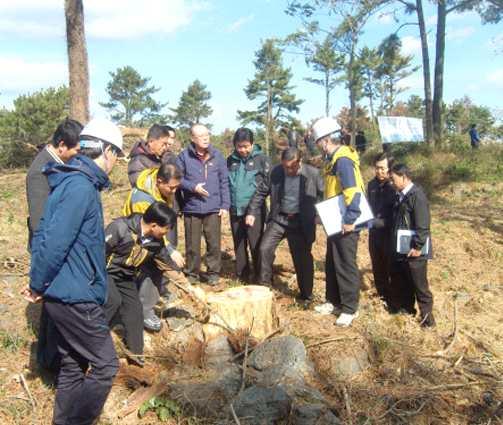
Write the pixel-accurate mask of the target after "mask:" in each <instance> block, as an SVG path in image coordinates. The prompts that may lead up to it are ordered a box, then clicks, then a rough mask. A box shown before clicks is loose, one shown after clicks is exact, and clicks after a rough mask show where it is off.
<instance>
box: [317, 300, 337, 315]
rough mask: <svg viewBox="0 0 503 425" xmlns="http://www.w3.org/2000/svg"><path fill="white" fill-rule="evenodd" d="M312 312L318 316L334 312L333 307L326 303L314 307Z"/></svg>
mask: <svg viewBox="0 0 503 425" xmlns="http://www.w3.org/2000/svg"><path fill="white" fill-rule="evenodd" d="M314 311H316V313H319V314H332V313H333V312H334V311H335V306H334V305H333V304H332V303H329V302H326V303H323V304H320V305H317V306H315V307H314Z"/></svg>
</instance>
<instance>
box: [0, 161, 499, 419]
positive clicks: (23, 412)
mask: <svg viewBox="0 0 503 425" xmlns="http://www.w3.org/2000/svg"><path fill="white" fill-rule="evenodd" d="M24 179H25V174H24V172H14V173H9V174H4V175H0V354H1V355H0V423H2V424H49V423H50V418H51V416H52V415H51V412H52V404H53V399H54V388H53V385H52V383H51V381H50V380H49V379H48V378H47V376H44V375H43V374H41V373H40V372H39V370H38V369H37V368H36V365H35V362H34V353H35V343H36V329H37V317H38V314H39V311H38V308H37V307H33V306H28V305H27V303H26V302H25V301H24V300H23V299H22V298H21V297H20V296H19V292H20V291H21V289H22V288H23V287H24V286H25V285H27V284H28V276H27V272H28V269H29V256H28V254H27V251H26V239H27V238H26V233H27V231H26V216H27V212H26V210H27V208H26V198H25V189H24V184H25V180H24ZM112 181H113V182H114V187H113V188H112V190H111V191H110V192H107V193H104V194H103V203H104V209H105V217H106V221H107V222H109V221H110V219H111V218H112V217H116V216H119V215H120V209H121V207H122V203H123V201H124V199H125V197H126V195H127V191H128V184H127V178H126V177H125V172H124V167H123V166H122V167H118V168H117V169H116V170H114V173H113V175H112ZM501 193H503V184H501V183H500V184H497V185H489V184H475V183H472V184H470V183H457V184H456V185H454V186H447V187H446V188H445V189H443V191H442V192H439V193H436V196H435V199H434V202H433V203H432V217H433V222H432V239H433V247H434V255H435V258H434V260H433V261H431V263H430V266H429V280H430V286H431V289H432V291H433V294H434V299H435V307H434V312H435V317H436V319H437V323H438V326H437V327H436V328H435V329H433V330H422V329H421V328H420V327H419V325H418V323H417V319H414V318H412V317H408V316H404V315H394V316H390V315H388V314H387V313H386V311H385V310H384V308H383V306H382V305H381V303H380V302H379V301H378V299H377V298H376V293H375V290H374V288H373V278H372V273H371V268H370V259H369V255H368V250H367V233H366V232H362V234H361V238H360V243H359V252H358V265H359V268H360V271H361V275H362V292H361V309H360V317H359V318H358V320H356V321H355V323H354V326H353V327H351V328H349V329H340V328H337V327H336V326H335V318H334V317H333V316H320V315H317V314H316V313H315V312H314V311H313V310H312V309H310V308H307V309H305V308H303V307H302V306H300V305H299V304H297V303H295V300H294V296H295V295H296V293H297V288H296V282H295V278H294V275H293V266H292V262H291V258H290V255H289V252H288V248H287V246H286V243H282V245H281V246H280V248H279V250H278V252H277V255H276V262H275V264H276V272H277V275H276V281H275V285H274V290H275V295H276V298H277V306H278V312H279V316H280V323H281V326H282V328H283V331H282V332H283V333H284V334H292V335H296V336H298V337H300V338H301V339H302V340H303V341H304V342H305V344H306V346H307V347H308V352H309V355H310V357H311V359H312V360H313V362H314V364H315V367H316V369H317V371H318V372H319V378H318V379H317V380H316V382H314V383H313V385H316V386H317V387H318V388H319V389H320V390H321V391H322V392H323V394H324V395H325V396H326V397H327V398H328V399H329V400H330V401H331V402H332V403H333V406H334V407H335V409H336V410H337V412H338V414H339V416H340V417H341V418H342V419H343V420H344V421H345V423H348V424H354V425H356V424H369V425H370V424H418V425H419V424H421V425H422V424H452V425H462V424H487V425H489V424H498V423H503V392H502V384H503V378H502V376H501V372H502V371H503V301H502V299H503V269H502V260H503V216H502V214H501V213H502V211H503V199H502V197H501ZM223 229H224V235H223V251H225V252H226V253H227V254H228V255H225V256H224V258H225V260H224V271H223V276H224V280H223V282H222V284H221V285H220V288H218V289H222V288H225V287H226V286H228V285H235V284H236V282H235V280H234V276H233V258H232V239H231V235H230V228H229V224H228V222H226V223H225V224H224V226H223ZM180 234H181V235H183V232H181V233H180ZM181 239H183V238H181ZM182 242H183V241H182ZM182 245H183V243H182ZM324 251H325V237H324V234H323V230H322V229H321V228H319V229H318V237H317V241H316V244H315V246H314V247H313V254H314V257H315V261H316V264H315V269H316V272H315V296H316V301H317V302H321V301H322V300H323V294H324V273H323V267H324ZM218 289H217V290H218ZM327 338H336V341H332V342H327V341H326V340H327ZM161 339H162V335H155V336H152V337H151V343H152V346H153V347H154V349H155V347H156V346H157V345H161V344H162V340H161ZM362 346H364V347H366V349H367V350H368V352H369V354H370V367H369V368H368V369H367V370H365V371H364V372H362V373H360V374H359V375H357V376H356V377H354V378H353V379H351V380H347V379H340V378H339V377H338V376H337V375H336V374H334V373H333V370H332V367H331V363H330V359H332V358H333V357H334V356H336V355H337V354H338V353H345V352H352V350H354V349H358V347H362ZM147 363H148V366H150V367H152V368H154V369H155V370H156V371H159V370H160V369H162V367H163V366H162V365H160V364H157V363H156V361H155V359H149V360H148V361H147ZM128 394H129V392H128V390H126V389H125V388H123V387H121V386H120V385H117V386H116V387H114V389H113V391H112V396H113V397H114V399H116V400H118V401H120V400H121V399H124V398H125V397H127V395H128ZM185 422H186V423H196V422H197V420H196V419H195V418H190V420H189V419H188V418H184V417H183V416H181V417H179V418H177V419H176V420H173V422H172V423H185ZM101 423H102V424H105V423H107V424H108V423H111V422H109V421H107V420H103V421H102V422H101ZM114 423H119V422H114ZM133 423H156V420H155V419H154V418H153V417H152V416H149V417H148V418H145V419H143V420H141V421H140V420H139V419H138V420H136V421H135V422H133Z"/></svg>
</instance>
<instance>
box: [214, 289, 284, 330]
mask: <svg viewBox="0 0 503 425" xmlns="http://www.w3.org/2000/svg"><path fill="white" fill-rule="evenodd" d="M206 302H207V303H208V304H209V305H210V307H211V313H210V319H209V323H208V324H206V325H205V326H204V334H205V336H206V340H210V339H211V338H214V337H216V336H218V335H222V334H223V333H226V331H227V329H229V328H230V329H231V330H232V331H237V330H239V329H245V330H250V329H251V332H250V334H251V336H253V337H254V338H257V339H262V338H265V337H266V336H267V335H269V334H270V333H271V332H273V331H274V330H275V328H276V327H277V325H278V319H277V316H276V311H275V307H274V295H273V292H272V291H271V290H270V289H269V288H267V287H265V286H258V285H248V286H237V287H234V288H229V289H226V290H225V291H222V292H218V293H209V294H207V298H206Z"/></svg>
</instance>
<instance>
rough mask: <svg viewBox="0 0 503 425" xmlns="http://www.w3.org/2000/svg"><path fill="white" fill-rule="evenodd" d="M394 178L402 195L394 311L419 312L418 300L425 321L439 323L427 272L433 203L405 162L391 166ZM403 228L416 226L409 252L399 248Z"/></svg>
mask: <svg viewBox="0 0 503 425" xmlns="http://www.w3.org/2000/svg"><path fill="white" fill-rule="evenodd" d="M391 180H392V181H393V185H394V186H395V189H396V190H397V191H398V196H399V199H398V201H397V203H396V204H395V206H394V210H393V223H392V239H391V246H392V247H393V261H392V264H391V297H390V298H391V299H390V311H391V312H394V313H398V312H400V311H402V310H403V311H405V312H407V313H409V314H412V315H415V314H416V309H415V308H414V304H415V302H416V301H417V304H418V306H419V313H420V319H421V325H422V326H424V327H431V326H435V318H434V317H433V295H432V293H431V291H430V288H429V284H428V276H427V271H428V270H427V267H428V261H427V260H429V259H431V258H432V252H431V234H430V207H429V205H428V199H427V198H426V195H425V193H424V191H423V189H421V188H420V187H419V186H417V185H416V184H414V183H413V182H412V177H411V173H410V171H409V169H408V168H407V166H405V165H404V164H396V165H394V166H393V167H392V168H391ZM399 230H412V231H413V232H414V233H413V236H412V237H411V242H410V249H409V251H408V252H407V253H406V254H400V253H398V252H397V249H396V248H397V234H398V231H399Z"/></svg>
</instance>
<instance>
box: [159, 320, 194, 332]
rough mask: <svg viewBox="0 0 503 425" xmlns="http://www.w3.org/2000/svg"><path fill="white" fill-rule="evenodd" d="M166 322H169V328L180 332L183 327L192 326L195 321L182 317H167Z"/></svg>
mask: <svg viewBox="0 0 503 425" xmlns="http://www.w3.org/2000/svg"><path fill="white" fill-rule="evenodd" d="M166 323H167V324H168V326H169V329H170V330H172V331H173V332H180V331H181V330H182V329H185V328H187V327H189V326H191V325H192V324H193V323H194V321H193V320H192V319H185V318H181V317H168V318H167V319H166Z"/></svg>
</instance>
